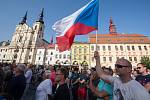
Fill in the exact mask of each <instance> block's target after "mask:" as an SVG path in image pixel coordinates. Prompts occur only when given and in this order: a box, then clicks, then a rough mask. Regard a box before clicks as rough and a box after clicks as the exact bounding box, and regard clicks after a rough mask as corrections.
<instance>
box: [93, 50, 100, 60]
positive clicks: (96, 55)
mask: <svg viewBox="0 0 150 100" xmlns="http://www.w3.org/2000/svg"><path fill="white" fill-rule="evenodd" d="M94 58H95V60H99V53H98V51H95V52H94Z"/></svg>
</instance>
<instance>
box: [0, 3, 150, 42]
mask: <svg viewBox="0 0 150 100" xmlns="http://www.w3.org/2000/svg"><path fill="white" fill-rule="evenodd" d="M89 1H90V0H1V2H0V34H1V36H0V41H7V40H11V38H12V35H13V33H14V32H15V28H16V25H18V24H19V22H20V21H21V19H22V17H23V16H24V15H25V12H26V11H28V16H27V24H28V25H29V26H30V27H32V25H33V24H34V23H35V22H36V20H37V19H38V17H39V14H40V12H41V10H42V8H44V22H45V31H44V39H45V40H47V41H48V42H49V41H50V38H51V37H52V36H53V37H54V41H55V32H54V31H53V30H52V28H51V27H52V25H53V24H54V23H55V22H56V21H57V20H59V19H61V18H64V17H66V16H69V15H70V14H72V13H74V12H75V11H77V10H78V9H80V8H81V7H83V6H84V5H86V4H87V3H88V2H89ZM99 1H100V2H99V16H98V18H99V19H98V20H99V21H98V24H99V26H98V33H99V34H101V33H103V34H105V33H109V19H110V17H112V19H113V22H114V24H115V25H116V28H117V32H118V33H127V34H131V33H138V34H144V35H145V36H148V37H150V0H99ZM75 41H81V42H85V41H87V35H84V36H83V35H82V36H77V37H76V39H75Z"/></svg>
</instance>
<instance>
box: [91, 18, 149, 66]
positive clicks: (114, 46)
mask: <svg viewBox="0 0 150 100" xmlns="http://www.w3.org/2000/svg"><path fill="white" fill-rule="evenodd" d="M96 40H97V50H98V51H99V54H100V60H101V65H102V66H106V67H112V68H114V64H115V62H116V60H117V59H119V58H122V57H123V58H125V59H128V60H129V61H131V63H132V65H133V67H136V64H137V63H139V62H140V60H141V57H143V56H146V57H149V58H150V38H149V37H147V36H144V35H142V34H125V33H117V32H116V27H115V25H114V24H113V21H112V19H110V26H109V33H108V34H97V39H96V35H95V34H89V43H90V53H91V54H90V55H91V58H90V61H91V65H95V60H94V58H93V57H92V55H94V51H95V50H96Z"/></svg>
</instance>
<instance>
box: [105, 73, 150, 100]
mask: <svg viewBox="0 0 150 100" xmlns="http://www.w3.org/2000/svg"><path fill="white" fill-rule="evenodd" d="M104 78H105V79H106V80H109V81H110V82H111V83H112V85H113V88H114V89H113V99H114V100H150V95H149V93H148V92H147V91H146V89H145V88H144V87H143V86H142V85H141V84H140V83H139V82H137V81H136V80H131V81H129V82H127V83H122V81H121V80H120V78H119V77H112V76H105V77H104Z"/></svg>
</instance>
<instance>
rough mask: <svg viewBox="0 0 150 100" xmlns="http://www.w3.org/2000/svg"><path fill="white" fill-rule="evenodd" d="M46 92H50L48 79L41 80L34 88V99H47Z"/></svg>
mask: <svg viewBox="0 0 150 100" xmlns="http://www.w3.org/2000/svg"><path fill="white" fill-rule="evenodd" d="M48 94H49V95H51V94H52V82H51V80H50V79H46V80H44V81H42V82H41V83H40V84H39V86H38V87H37V89H36V100H48Z"/></svg>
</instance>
